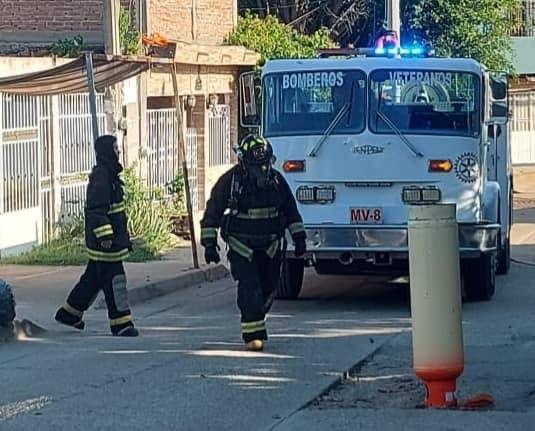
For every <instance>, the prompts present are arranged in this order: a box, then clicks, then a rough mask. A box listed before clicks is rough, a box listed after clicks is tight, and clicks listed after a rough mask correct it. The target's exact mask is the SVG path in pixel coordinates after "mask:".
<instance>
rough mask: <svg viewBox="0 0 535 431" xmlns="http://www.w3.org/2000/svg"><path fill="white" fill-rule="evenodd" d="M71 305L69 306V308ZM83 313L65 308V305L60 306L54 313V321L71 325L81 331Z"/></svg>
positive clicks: (83, 326) (83, 325) (83, 324)
mask: <svg viewBox="0 0 535 431" xmlns="http://www.w3.org/2000/svg"><path fill="white" fill-rule="evenodd" d="M70 308H72V307H69V309H70ZM82 317H83V314H82V312H81V311H78V310H75V309H72V311H71V310H67V309H66V307H61V308H60V309H59V310H58V311H57V313H56V317H55V319H56V322H58V323H61V324H62V325H67V326H71V327H73V328H76V329H78V330H80V331H82V330H83V329H84V328H85V322H84V321H83V319H82Z"/></svg>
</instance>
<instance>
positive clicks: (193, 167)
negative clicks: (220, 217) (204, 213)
mask: <svg viewBox="0 0 535 431" xmlns="http://www.w3.org/2000/svg"><path fill="white" fill-rule="evenodd" d="M198 143H199V137H198V133H197V129H195V128H193V127H191V128H188V129H187V130H186V159H187V165H188V177H189V186H190V190H191V206H192V208H193V211H194V212H197V211H198V210H199V208H200V207H199V182H198V176H197V167H198V164H197V148H198Z"/></svg>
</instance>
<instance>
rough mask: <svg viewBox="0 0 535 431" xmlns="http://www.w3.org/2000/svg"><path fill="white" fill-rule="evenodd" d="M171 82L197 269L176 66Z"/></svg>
mask: <svg viewBox="0 0 535 431" xmlns="http://www.w3.org/2000/svg"><path fill="white" fill-rule="evenodd" d="M171 74H172V77H171V80H172V81H173V90H174V94H175V108H176V115H177V123H178V124H177V127H178V149H179V154H180V158H181V159H182V174H183V176H184V189H185V192H186V208H187V210H188V222H189V233H190V237H191V253H192V256H193V266H194V267H195V268H199V256H198V253H197V240H196V238H195V224H194V221H193V205H192V204H191V190H190V186H189V175H188V160H187V158H186V146H185V143H184V130H183V125H184V124H183V119H182V106H181V103H180V97H179V95H178V82H177V78H176V65H175V64H173V66H172V68H171Z"/></svg>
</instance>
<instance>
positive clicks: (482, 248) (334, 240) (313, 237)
mask: <svg viewBox="0 0 535 431" xmlns="http://www.w3.org/2000/svg"><path fill="white" fill-rule="evenodd" d="M305 227H306V232H307V249H308V251H307V255H306V256H305V258H309V259H310V258H312V259H314V260H315V259H319V258H323V259H337V258H338V257H339V256H340V254H342V253H351V255H352V257H353V258H355V259H358V258H368V257H369V256H370V255H373V254H375V253H382V254H384V253H388V254H392V255H393V256H395V257H396V258H402V257H404V256H408V252H409V245H408V244H409V240H408V229H407V226H405V225H381V226H347V225H345V226H325V225H307V226H305ZM499 233H500V225H498V224H465V223H462V224H459V246H460V250H459V251H460V254H461V257H477V256H480V255H481V254H484V253H492V252H495V251H496V250H497V248H498V238H499V236H500V235H499ZM292 256H293V244H292V241H291V240H289V241H288V257H292Z"/></svg>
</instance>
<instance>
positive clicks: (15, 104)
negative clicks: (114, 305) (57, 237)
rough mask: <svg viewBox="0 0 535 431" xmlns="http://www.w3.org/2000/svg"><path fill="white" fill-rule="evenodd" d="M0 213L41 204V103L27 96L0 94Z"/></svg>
mask: <svg viewBox="0 0 535 431" xmlns="http://www.w3.org/2000/svg"><path fill="white" fill-rule="evenodd" d="M0 104H1V108H0V112H1V113H2V122H1V125H0V126H1V127H0V131H1V136H0V166H1V168H2V169H1V172H0V196H1V197H2V199H1V201H2V202H1V204H0V205H1V206H0V213H14V212H16V211H21V210H25V209H29V208H35V207H38V206H39V179H40V170H41V166H40V161H41V157H40V151H39V136H40V129H39V119H38V118H39V106H38V103H36V100H35V99H33V98H30V97H27V96H18V95H17V96H15V95H6V94H0Z"/></svg>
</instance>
